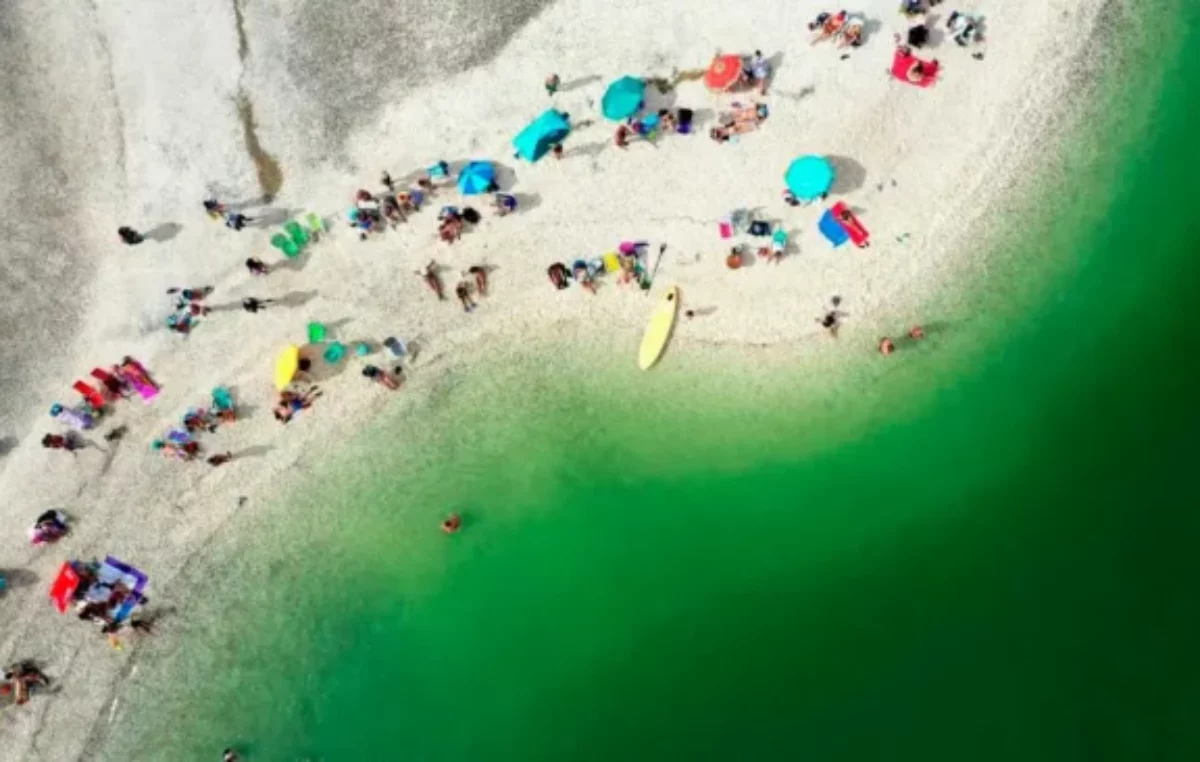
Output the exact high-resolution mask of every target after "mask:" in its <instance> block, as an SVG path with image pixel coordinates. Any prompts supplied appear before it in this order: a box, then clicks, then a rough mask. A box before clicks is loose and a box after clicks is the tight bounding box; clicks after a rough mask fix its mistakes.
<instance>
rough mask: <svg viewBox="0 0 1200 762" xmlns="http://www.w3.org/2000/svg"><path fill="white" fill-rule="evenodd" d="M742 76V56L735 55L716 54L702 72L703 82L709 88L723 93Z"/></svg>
mask: <svg viewBox="0 0 1200 762" xmlns="http://www.w3.org/2000/svg"><path fill="white" fill-rule="evenodd" d="M741 78H742V57H741V56H735V55H727V56H717V57H716V58H714V59H713V60H712V63H711V64H709V65H708V71H706V72H704V84H705V85H707V86H708V89H709V90H712V91H714V92H718V93H723V92H725V91H726V90H728V89H729V88H731V87H733V86H734V85H735V84H737V81H738V80H739V79H741Z"/></svg>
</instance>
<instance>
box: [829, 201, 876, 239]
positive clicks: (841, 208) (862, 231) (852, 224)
mask: <svg viewBox="0 0 1200 762" xmlns="http://www.w3.org/2000/svg"><path fill="white" fill-rule="evenodd" d="M830 211H832V212H833V216H834V218H835V219H836V220H837V222H838V224H839V225H841V226H842V227H843V228H844V229H845V231H846V235H848V236H850V240H851V241H853V242H854V245H855V246H857V247H858V248H860V249H862V248H866V246H867V244H868V240H867V239H869V238H870V237H871V233H870V232H868V230H867V229H866V228H865V227H863V225H862V223H861V222H859V221H858V218H857V217H855V216H854V212H851V211H850V208H849V207H848V206H846V204H845V203H843V202H841V201H839V202H837V203H836V204H834V205H833V208H832V209H830ZM843 214H849V215H850V219H849V220H843V219H842V215H843Z"/></svg>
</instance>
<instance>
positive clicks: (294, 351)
mask: <svg viewBox="0 0 1200 762" xmlns="http://www.w3.org/2000/svg"><path fill="white" fill-rule="evenodd" d="M299 369H300V347H297V346H295V345H293V346H290V347H288V348H286V349H284V350H283V351H282V352H280V353H279V357H277V358H275V388H276V389H279V390H281V391H282V390H283V389H286V388H287V385H288V384H290V383H292V379H293V378H294V377H295V376H296V371H297V370H299Z"/></svg>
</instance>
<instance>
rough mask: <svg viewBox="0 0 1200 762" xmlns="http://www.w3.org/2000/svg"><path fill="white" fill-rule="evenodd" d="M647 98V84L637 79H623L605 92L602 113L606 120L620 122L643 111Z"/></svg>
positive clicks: (602, 99)
mask: <svg viewBox="0 0 1200 762" xmlns="http://www.w3.org/2000/svg"><path fill="white" fill-rule="evenodd" d="M645 97H646V83H645V82H643V81H642V80H640V79H638V78H637V77H621V78H620V79H618V80H617V81H616V82H613V83H612V84H611V85H609V86H608V89H607V90H605V91H604V97H603V98H601V99H600V111H601V113H603V114H604V117H605V118H606V119H612V120H613V121H614V122H619V121H621V120H622V119H628V118H629V117H631V116H633V115H634V114H636V113H637V112H639V111H641V110H642V102H643V101H644V100H645Z"/></svg>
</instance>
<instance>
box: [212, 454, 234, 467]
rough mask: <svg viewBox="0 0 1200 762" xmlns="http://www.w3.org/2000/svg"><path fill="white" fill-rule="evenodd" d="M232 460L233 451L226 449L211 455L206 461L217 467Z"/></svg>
mask: <svg viewBox="0 0 1200 762" xmlns="http://www.w3.org/2000/svg"><path fill="white" fill-rule="evenodd" d="M231 460H233V453H231V452H229V451H226V452H222V453H218V454H216V455H210V456H209V458H208V460H207V461H205V462H206V463H208V465H210V466H212V467H214V468H216V467H217V466H223V465H225V464H226V463H228V462H229V461H231Z"/></svg>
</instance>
